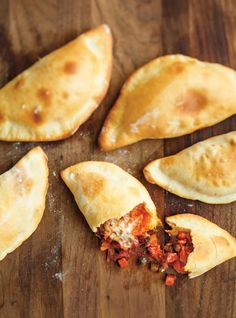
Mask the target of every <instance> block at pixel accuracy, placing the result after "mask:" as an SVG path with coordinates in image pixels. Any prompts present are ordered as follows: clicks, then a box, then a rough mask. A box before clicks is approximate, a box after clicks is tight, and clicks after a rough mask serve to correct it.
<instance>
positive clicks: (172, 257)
mask: <svg viewBox="0 0 236 318" xmlns="http://www.w3.org/2000/svg"><path fill="white" fill-rule="evenodd" d="M177 259H178V255H177V254H176V253H168V254H167V258H166V261H167V263H168V264H170V263H174V262H175V261H176V260H177Z"/></svg>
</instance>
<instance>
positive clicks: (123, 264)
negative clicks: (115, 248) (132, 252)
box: [118, 257, 129, 268]
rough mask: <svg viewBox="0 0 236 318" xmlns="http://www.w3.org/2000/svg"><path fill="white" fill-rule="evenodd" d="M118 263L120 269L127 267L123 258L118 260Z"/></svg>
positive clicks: (126, 262)
mask: <svg viewBox="0 0 236 318" xmlns="http://www.w3.org/2000/svg"><path fill="white" fill-rule="evenodd" d="M118 263H119V265H120V267H121V268H125V267H127V266H128V265H129V263H128V261H127V259H126V258H124V257H122V258H120V259H118Z"/></svg>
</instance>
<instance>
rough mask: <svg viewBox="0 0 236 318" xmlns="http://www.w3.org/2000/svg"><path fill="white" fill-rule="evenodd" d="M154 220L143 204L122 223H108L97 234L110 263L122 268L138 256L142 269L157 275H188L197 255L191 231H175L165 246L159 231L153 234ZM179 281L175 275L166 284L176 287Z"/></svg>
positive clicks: (154, 231) (124, 218) (121, 221)
mask: <svg viewBox="0 0 236 318" xmlns="http://www.w3.org/2000/svg"><path fill="white" fill-rule="evenodd" d="M150 218H151V217H150V215H149V213H148V212H147V211H146V210H145V206H144V205H143V204H140V205H138V206H137V207H135V208H134V209H133V210H132V211H131V212H129V213H127V214H126V215H125V216H123V217H122V218H120V219H119V220H117V219H111V220H108V221H107V222H105V223H104V224H103V225H101V226H100V227H99V229H98V231H97V233H96V234H97V236H98V237H99V239H100V241H101V247H100V249H101V251H106V252H107V260H108V261H110V260H111V261H115V262H117V263H118V264H119V266H120V267H121V268H124V267H126V266H128V261H129V258H130V257H131V256H134V257H135V258H136V259H137V260H138V263H139V264H140V265H148V266H149V267H150V269H151V270H152V271H155V272H160V271H166V270H168V269H172V270H174V271H175V272H177V273H186V271H185V270H184V268H185V265H186V264H187V261H188V257H189V255H190V253H191V252H192V251H193V243H192V238H191V234H190V231H187V230H183V229H177V230H172V231H170V232H169V233H170V235H169V239H168V242H167V243H166V244H162V243H161V242H160V231H159V229H158V228H156V229H152V230H149V228H150V227H149V224H150ZM175 279H176V275H175V274H173V273H171V274H167V276H166V281H165V284H166V285H169V286H170V285H173V284H174V282H175Z"/></svg>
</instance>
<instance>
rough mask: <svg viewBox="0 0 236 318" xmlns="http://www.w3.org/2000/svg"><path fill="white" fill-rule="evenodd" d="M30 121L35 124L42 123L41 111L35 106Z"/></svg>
mask: <svg viewBox="0 0 236 318" xmlns="http://www.w3.org/2000/svg"><path fill="white" fill-rule="evenodd" d="M32 119H33V122H34V123H35V124H40V123H42V122H43V116H42V111H41V109H40V107H39V106H36V107H35V108H34V109H33V112H32Z"/></svg>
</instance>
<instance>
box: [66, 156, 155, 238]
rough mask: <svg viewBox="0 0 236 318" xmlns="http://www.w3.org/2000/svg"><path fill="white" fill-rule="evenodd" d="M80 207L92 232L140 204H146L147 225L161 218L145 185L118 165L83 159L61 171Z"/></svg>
mask: <svg viewBox="0 0 236 318" xmlns="http://www.w3.org/2000/svg"><path fill="white" fill-rule="evenodd" d="M61 177H62V179H63V180H64V182H65V183H66V185H67V186H68V187H69V189H70V190H71V192H72V193H73V195H74V197H75V200H76V202H77V204H78V206H79V209H80V210H81V212H82V213H83V214H84V216H85V218H86V220H87V222H88V224H89V226H90V228H91V229H92V231H94V232H96V230H97V228H98V227H99V226H100V225H101V224H103V223H104V222H106V221H107V220H109V219H112V218H116V219H119V218H121V217H122V216H124V215H125V214H126V213H128V212H130V211H131V210H132V209H133V208H135V207H136V206H137V205H139V204H145V207H146V209H147V210H148V212H149V213H150V215H151V217H152V222H151V224H150V228H152V227H154V226H156V225H157V224H158V223H159V222H160V221H159V220H158V218H157V216H156V208H155V205H154V203H153V202H152V199H151V197H150V195H149V193H148V192H147V190H146V189H145V187H144V186H143V185H142V184H141V183H140V182H139V181H138V180H137V179H136V178H134V177H133V176H131V175H130V174H128V173H127V172H125V171H124V170H123V169H121V168H120V167H118V166H117V165H115V164H113V163H109V162H102V161H85V162H81V163H78V164H76V165H74V166H71V167H69V168H67V169H65V170H63V171H62V172H61Z"/></svg>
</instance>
